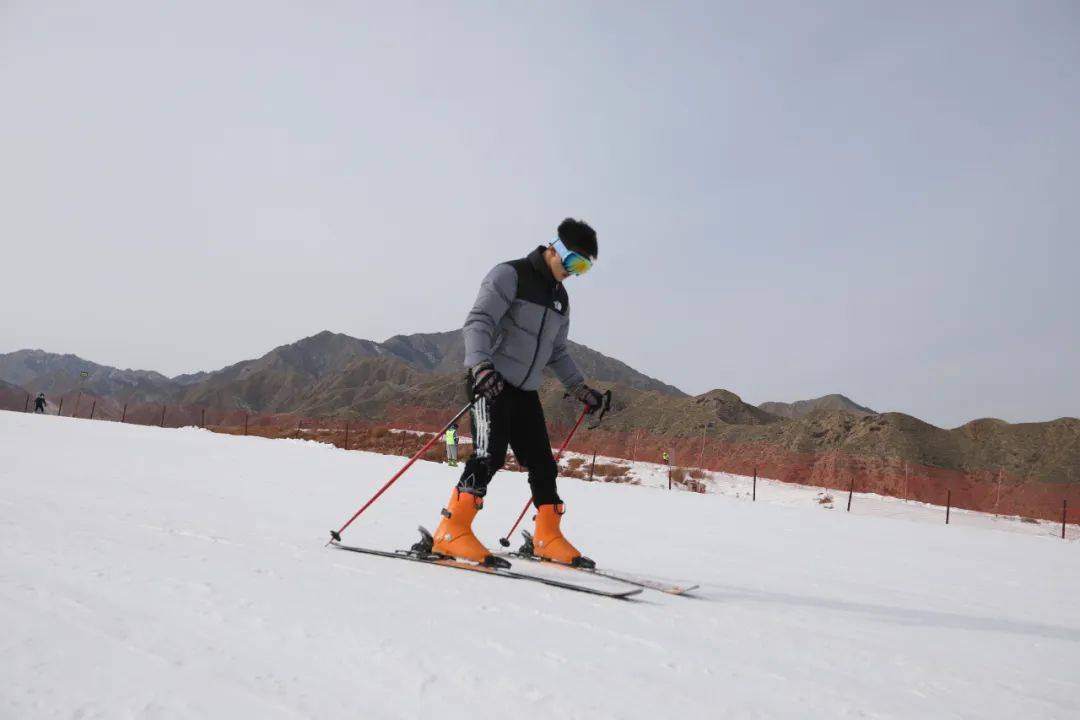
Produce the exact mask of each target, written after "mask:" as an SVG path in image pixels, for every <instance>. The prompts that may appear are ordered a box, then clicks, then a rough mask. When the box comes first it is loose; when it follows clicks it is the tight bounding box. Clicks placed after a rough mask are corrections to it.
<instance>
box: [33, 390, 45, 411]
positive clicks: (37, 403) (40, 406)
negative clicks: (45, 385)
mask: <svg viewBox="0 0 1080 720" xmlns="http://www.w3.org/2000/svg"><path fill="white" fill-rule="evenodd" d="M46 405H48V403H47V402H45V393H38V396H37V397H36V398H34V414H37V413H43V414H44V412H45V406H46Z"/></svg>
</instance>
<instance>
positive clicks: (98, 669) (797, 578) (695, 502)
mask: <svg viewBox="0 0 1080 720" xmlns="http://www.w3.org/2000/svg"><path fill="white" fill-rule="evenodd" d="M401 462H402V459H401V458H398V457H392V456H379V455H373V454H367V453H359V452H345V451H341V450H336V449H333V448H330V447H328V446H324V445H318V444H315V443H310V442H306V441H287V440H265V439H262V438H255V437H247V438H245V437H234V436H228V435H218V434H213V433H209V432H203V431H198V430H179V431H178V430H162V429H158V428H150V427H139V426H128V425H118V424H116V423H109V422H89V421H85V420H72V419H70V418H56V417H42V416H37V417H35V416H33V415H24V414H20V413H7V412H0V677H2V678H3V682H2V683H0V718H5V719H6V718H73V717H79V718H128V717H139V718H143V717H146V718H157V717H168V718H177V717H183V718H188V717H215V718H216V717H259V718H278V717H281V718H298V717H303V718H308V717H310V718H328V717H350V718H357V717H358V718H365V719H368V718H425V719H427V718H443V719H454V718H469V719H470V720H472V719H474V718H475V719H483V718H499V719H500V720H505V719H506V718H649V719H650V720H653V719H655V718H660V717H663V718H668V717H683V718H706V717H707V718H716V717H730V718H741V717H791V718H833V717H879V718H889V717H906V718H940V717H970V718H990V717H1000V718H1013V717H1037V718H1075V717H1077V716H1078V715H1080V672H1077V668H1078V667H1080V603H1078V602H1077V598H1078V596H1080V573H1077V571H1076V569H1077V566H1078V565H1077V561H1078V558H1080V555H1078V553H1080V544H1078V543H1075V542H1062V541H1061V540H1060V539H1054V538H1050V537H1036V536H1028V535H1023V534H1015V533H1004V532H990V531H987V530H986V529H983V528H979V527H972V526H965V525H964V524H961V523H957V524H954V525H952V526H949V527H946V526H944V525H943V524H936V523H935V524H930V523H918V522H906V521H898V520H895V519H892V518H883V517H877V516H874V515H871V514H867V513H863V514H857V513H854V512H853V513H852V514H850V515H848V514H846V513H842V510H841V509H840V508H837V509H836V510H833V511H831V512H830V511H823V510H822V509H821V508H820V507H816V506H812V505H805V504H804V505H801V506H791V507H788V506H785V505H782V504H769V503H765V502H758V503H750V502H745V501H744V500H743V499H742V498H735V497H734V496H732V495H721V494H716V495H712V494H710V495H697V494H693V493H686V492H670V493H669V492H667V491H666V490H663V491H662V490H658V489H652V488H648V487H631V486H626V485H608V484H600V483H585V482H579V481H573V480H564V481H562V484H561V489H562V494H563V495H564V498H565V499H566V501H567V503H568V506H569V514H568V515H567V519H566V521H565V522H566V527H567V531H568V534H569V535H570V537H571V538H572V539H573V540H574V541H575V542H577V543H578V544H579V545H580V546H581V547H582V548H584V549H585V550H587V551H588V553H589V554H590V555H592V556H593V557H594V558H596V559H597V560H598V561H600V562H601V563H602V564H605V565H609V566H611V567H617V568H620V569H624V570H635V571H639V572H642V573H653V574H661V575H665V576H668V577H671V578H673V579H687V580H694V581H698V582H701V583H702V584H703V587H702V589H701V591H700V592H699V593H698V594H697V597H694V598H678V597H669V596H664V595H659V594H656V593H647V594H645V595H643V596H641V599H640V600H638V601H633V602H619V601H613V600H605V599H598V598H592V597H588V596H583V595H577V594H573V593H568V592H565V591H561V590H557V589H552V588H544V587H537V586H533V585H531V584H524V583H517V582H513V581H509V580H503V579H496V578H489V577H484V576H481V575H473V574H468V573H462V572H458V571H453V570H446V569H442V568H433V567H424V566H420V565H415V564H409V563H404V562H397V561H392V560H382V559H380V558H367V557H361V556H354V555H351V554H348V553H342V552H338V551H332V550H329V549H324V548H323V542H324V540H325V537H326V531H327V529H329V528H330V527H332V526H336V525H338V524H340V522H341V521H342V520H343V519H344V518H345V517H347V516H348V515H349V514H351V513H352V511H353V510H355V508H356V507H358V506H359V504H360V503H361V502H362V501H363V500H365V499H366V498H367V497H368V496H369V495H370V494H371V493H372V492H373V491H374V490H375V489H376V488H377V487H378V486H379V485H380V484H381V483H382V482H384V481H385V479H386V478H387V477H388V476H389V475H390V474H391V473H392V472H393V471H394V470H396V469H397V467H399V466H400V464H401ZM454 479H455V472H454V471H453V470H452V469H449V468H446V467H445V466H441V465H435V464H430V463H421V464H419V465H418V466H417V467H416V468H415V469H414V471H413V472H411V473H410V474H409V475H407V476H406V477H405V479H403V480H402V481H401V482H400V483H399V484H398V485H396V486H395V487H394V488H392V489H391V490H390V491H389V492H388V493H387V494H386V495H385V496H384V499H383V500H381V501H380V502H379V504H377V505H375V506H374V507H373V509H372V510H371V511H370V513H369V514H368V515H365V516H364V517H363V518H362V519H361V520H360V521H358V523H357V525H356V526H355V527H354V528H353V529H351V530H350V531H349V532H348V533H347V534H346V539H347V540H349V541H351V542H354V543H357V544H373V545H379V546H386V547H395V546H400V545H404V544H406V543H410V542H411V541H412V539H413V526H415V525H416V524H417V523H418V522H422V523H425V524H429V525H430V524H433V523H434V522H435V521H436V520H437V516H438V509H439V507H440V506H441V504H442V502H443V501H444V500H445V496H446V495H447V494H448V492H449V488H450V486H451V484H452V482H453V480H454ZM761 491H762V488H761V486H759V498H760V497H761V495H760V493H761ZM524 494H525V488H524V483H523V481H522V479H521V478H520V476H514V475H511V474H506V475H503V476H501V477H500V478H499V479H498V480H497V481H496V483H495V484H494V485H493V486H492V492H491V493H490V495H489V498H488V506H487V509H486V510H485V511H484V512H482V513H481V514H480V517H479V519H478V523H477V528H478V531H479V534H480V535H481V537H482V538H483V539H486V540H487V541H489V543H492V544H494V542H495V539H496V538H497V537H498V536H499V535H500V534H501V533H502V532H504V531H505V529H506V526H508V525H509V523H510V522H511V521H512V520H513V516H514V515H515V513H516V511H517V510H518V509H519V506H520V505H519V504H520V503H521V502H522V501H523V499H524ZM856 500H857V501H858V500H859V498H858V497H857V498H856ZM838 504H839V502H838Z"/></svg>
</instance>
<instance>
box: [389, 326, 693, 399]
mask: <svg viewBox="0 0 1080 720" xmlns="http://www.w3.org/2000/svg"><path fill="white" fill-rule="evenodd" d="M382 347H383V348H384V349H385V350H387V351H388V352H390V353H393V354H394V355H396V356H397V357H399V358H401V359H402V360H404V361H405V362H407V363H409V364H410V365H413V366H415V367H418V368H422V369H424V370H428V371H430V372H433V373H451V372H453V373H458V374H463V373H464V369H465V366H464V362H465V339H464V337H463V335H462V333H461V331H460V330H454V331H451V332H443V333H419V334H415V335H395V336H394V337H392V338H390V339H389V340H387V341H386V342H384V343H382ZM567 347H568V349H569V351H570V355H571V356H573V358H574V360H575V361H576V362H577V364H578V366H579V367H580V368H581V371H582V372H583V373H585V376H586V377H588V378H589V379H591V380H594V381H597V382H608V383H618V384H619V385H622V386H625V387H631V388H635V389H637V390H653V391H655V392H658V393H660V394H662V395H671V396H672V397H688V396H687V394H686V393H684V392H683V391H682V390H680V389H679V388H677V387H674V386H672V385H668V384H667V383H663V382H661V381H659V380H657V379H656V378H652V377H649V376H648V375H645V374H644V373H641V372H638V371H637V370H635V369H634V368H632V367H630V366H629V365H627V364H626V363H624V362H622V361H620V360H616V359H615V358H611V357H608V356H607V355H604V354H603V353H599V352H597V351H595V350H593V349H591V348H589V347H586V346H585V345H582V344H580V343H576V342H574V341H572V340H571V341H569V343H567Z"/></svg>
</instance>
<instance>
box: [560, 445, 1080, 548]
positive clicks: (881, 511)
mask: <svg viewBox="0 0 1080 720" xmlns="http://www.w3.org/2000/svg"><path fill="white" fill-rule="evenodd" d="M572 457H580V458H582V459H584V460H585V461H586V462H591V461H592V456H591V455H580V454H577V453H566V457H565V458H564V460H567V459H570V458H572ZM596 462H597V463H613V464H618V465H625V466H627V468H628V471H627V477H628V478H629V479H630V480H631V481H634V482H636V483H637V484H639V485H642V486H643V487H651V488H660V489H664V490H666V489H667V486H668V480H667V466H665V465H660V464H658V463H647V462H640V461H639V462H631V461H629V460H623V459H621V458H608V457H602V456H597V458H596ZM563 464H565V462H564V463H563ZM585 469H586V472H587V471H588V465H585ZM705 476H706V477H705V480H704V482H705V486H706V492H708V493H709V494H716V495H726V496H729V497H731V498H734V499H741V500H745V501H747V502H750V501H751V497H752V495H753V482H754V479H753V478H752V477H749V476H745V475H733V474H731V473H723V472H714V471H711V470H706V471H705ZM675 487H676V490H680V489H679V488H678V486H677V485H676V486H675ZM680 491H685V490H680ZM829 497H831V498H832V502H824V501H825V500H826V499H827V498H829ZM847 498H848V494H847V493H846V492H844V491H843V490H832V489H828V488H823V487H817V486H814V485H798V484H796V483H785V482H780V481H779V480H768V479H765V478H758V481H757V502H759V503H766V504H769V505H784V506H787V507H806V508H817V509H819V510H826V511H830V510H831V511H833V512H840V513H842V512H846V510H847ZM851 512H852V513H856V514H859V515H872V516H875V517H888V518H895V519H898V520H909V521H913V522H922V523H931V524H935V525H937V524H943V523H944V522H945V507H944V506H941V505H929V504H927V503H921V502H915V501H912V500H902V499H900V498H895V497H887V496H884V495H876V494H874V493H859V492H857V493H855V494H854V495H853V497H852V501H851ZM949 522H950V524H951V525H960V526H964V527H980V528H986V529H989V530H999V531H1003V532H1012V533H1022V534H1025V535H1038V536H1042V537H1055V538H1058V539H1059V540H1060V539H1061V523H1060V522H1052V521H1049V520H1039V521H1034V520H1033V519H1027V520H1025V519H1023V518H1019V517H1015V516H1009V515H993V514H990V513H982V512H975V511H969V510H960V509H957V508H952V510H951V512H950V517H949ZM1065 537H1066V539H1068V540H1080V526H1078V525H1076V524H1075V523H1073V524H1070V525H1068V526H1067V527H1066V534H1065Z"/></svg>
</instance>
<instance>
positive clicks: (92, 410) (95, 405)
mask: <svg viewBox="0 0 1080 720" xmlns="http://www.w3.org/2000/svg"><path fill="white" fill-rule="evenodd" d="M95 410H97V400H94V402H92V403H91V404H90V419H91V420H93V419H94V411H95Z"/></svg>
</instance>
